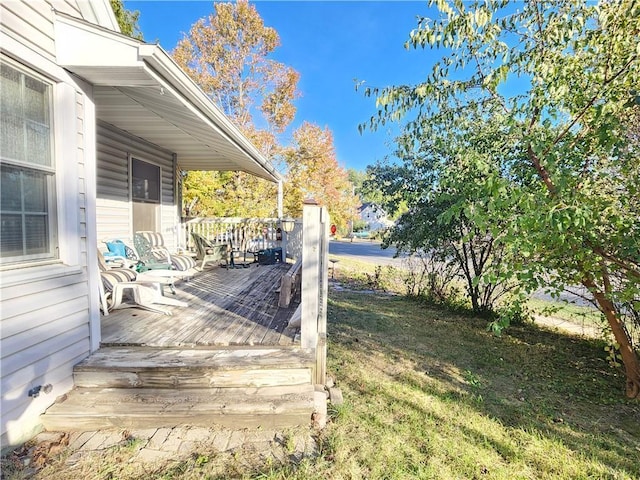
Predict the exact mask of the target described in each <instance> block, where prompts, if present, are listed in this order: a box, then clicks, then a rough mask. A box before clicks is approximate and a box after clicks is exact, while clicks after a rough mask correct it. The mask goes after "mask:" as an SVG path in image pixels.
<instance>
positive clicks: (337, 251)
mask: <svg viewBox="0 0 640 480" xmlns="http://www.w3.org/2000/svg"><path fill="white" fill-rule="evenodd" d="M395 253H396V249H395V248H393V247H391V248H387V249H382V248H380V242H377V241H372V240H361V239H354V240H353V242H351V241H349V240H331V241H330V242H329V254H331V255H338V256H341V257H347V258H352V259H354V260H360V261H362V262H368V263H373V264H375V265H393V266H396V267H400V266H401V265H402V259H401V258H393V256H394V255H395Z"/></svg>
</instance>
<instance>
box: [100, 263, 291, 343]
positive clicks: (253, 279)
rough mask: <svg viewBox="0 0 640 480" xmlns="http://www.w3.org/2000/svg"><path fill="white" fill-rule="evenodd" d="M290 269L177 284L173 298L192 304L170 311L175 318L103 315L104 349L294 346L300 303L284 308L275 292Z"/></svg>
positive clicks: (219, 272)
mask: <svg viewBox="0 0 640 480" xmlns="http://www.w3.org/2000/svg"><path fill="white" fill-rule="evenodd" d="M289 267H290V265H286V264H276V265H262V266H259V267H257V266H255V265H252V266H250V267H249V268H243V269H232V270H227V269H225V268H221V267H213V268H210V269H207V270H205V271H204V272H202V273H199V274H197V275H196V276H195V277H194V278H193V279H191V280H189V281H186V282H180V283H178V284H177V285H176V295H175V298H176V299H178V300H183V301H185V302H187V303H188V304H189V306H188V307H168V308H170V309H171V311H172V313H173V315H171V316H168V315H163V314H160V313H154V312H150V311H147V310H143V309H140V308H125V309H118V310H115V311H113V312H112V313H110V314H109V315H108V316H106V317H105V316H103V317H102V345H105V346H107V345H147V346H155V347H198V346H223V345H280V346H282V345H294V343H295V336H296V334H297V333H298V332H297V331H295V330H292V329H289V328H287V326H288V321H289V319H290V318H291V316H292V315H293V313H294V311H295V310H296V308H297V306H298V305H299V299H298V301H296V302H293V303H292V304H291V305H290V306H289V307H287V308H281V307H278V293H277V289H278V288H279V287H280V279H281V277H282V275H283V274H284V273H286V271H287V269H288V268H289ZM167 295H171V294H170V293H167Z"/></svg>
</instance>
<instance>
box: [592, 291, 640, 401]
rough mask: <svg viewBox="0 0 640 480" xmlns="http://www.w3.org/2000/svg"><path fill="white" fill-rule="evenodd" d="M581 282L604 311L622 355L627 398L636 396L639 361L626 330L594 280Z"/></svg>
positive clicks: (610, 302)
mask: <svg viewBox="0 0 640 480" xmlns="http://www.w3.org/2000/svg"><path fill="white" fill-rule="evenodd" d="M582 284H583V285H584V286H585V287H587V289H589V291H590V292H591V293H592V294H593V296H594V298H595V299H596V302H598V305H599V306H600V310H601V311H602V313H604V315H605V317H606V319H607V321H608V322H609V325H610V327H611V331H612V333H613V337H614V338H615V340H616V342H617V343H618V345H619V346H620V354H621V355H622V363H623V365H624V371H625V375H626V376H627V380H626V394H627V397H628V398H637V397H638V395H640V361H639V360H638V356H637V355H636V353H635V352H634V350H633V348H632V346H631V339H630V338H629V334H628V333H627V330H626V329H625V328H624V325H623V323H622V321H621V320H620V317H619V315H618V312H617V311H616V309H615V306H614V305H613V302H612V301H611V300H609V299H608V298H607V297H606V296H605V294H604V293H603V292H602V291H601V290H600V289H599V288H597V287H596V285H595V282H594V281H593V280H591V279H584V280H583V281H582Z"/></svg>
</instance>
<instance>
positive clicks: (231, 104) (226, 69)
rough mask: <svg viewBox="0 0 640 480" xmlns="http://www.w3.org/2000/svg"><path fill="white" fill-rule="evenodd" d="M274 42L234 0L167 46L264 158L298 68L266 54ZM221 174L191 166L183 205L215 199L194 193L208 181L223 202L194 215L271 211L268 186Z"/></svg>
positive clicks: (273, 147)
mask: <svg viewBox="0 0 640 480" xmlns="http://www.w3.org/2000/svg"><path fill="white" fill-rule="evenodd" d="M279 44H280V38H279V36H278V33H277V32H276V30H275V29H273V28H271V27H267V26H265V25H264V22H263V20H262V18H261V17H260V15H259V13H258V11H257V10H256V8H255V6H253V5H250V4H249V2H248V1H246V0H239V1H237V2H235V3H214V13H212V14H211V15H209V16H208V17H207V18H202V19H200V20H198V21H197V22H196V23H195V24H194V25H193V26H192V27H191V30H190V31H189V34H188V35H187V36H185V37H184V38H183V39H182V40H181V41H180V42H179V43H178V45H177V46H176V48H175V50H174V52H173V57H174V59H175V60H176V62H177V63H178V64H179V65H180V66H181V67H182V68H183V69H184V70H185V71H186V72H187V73H188V74H189V75H190V76H191V77H192V78H193V79H194V80H195V81H196V83H198V85H199V86H200V87H201V88H202V89H203V91H204V92H205V93H206V94H207V95H208V96H209V97H210V98H211V99H212V100H214V102H215V103H216V104H217V105H218V106H219V107H220V108H222V110H223V111H224V113H225V114H226V115H227V116H228V117H229V118H231V119H232V120H233V121H234V122H235V123H236V124H237V125H238V126H239V128H240V129H241V130H242V131H243V133H244V134H245V135H246V136H247V137H248V138H249V139H250V140H251V141H252V142H253V143H254V144H255V145H256V146H257V147H258V148H259V150H260V151H261V152H262V153H263V155H265V156H266V157H267V158H270V157H272V156H273V155H274V154H277V153H278V151H279V146H278V143H277V138H276V135H277V134H279V133H282V132H283V131H284V130H285V129H286V127H287V126H288V125H289V124H290V123H291V121H292V120H293V118H294V116H295V112H296V108H295V104H294V100H295V99H296V98H297V97H298V91H297V83H298V79H299V74H298V73H297V72H296V71H295V70H294V69H292V68H291V67H288V66H286V65H284V64H282V63H280V62H277V61H275V60H273V59H272V58H270V55H271V54H272V53H273V51H274V50H275V49H276V48H277V47H278V46H279ZM222 179H224V180H225V182H221V180H222ZM227 180H229V178H228V175H227V174H225V173H221V172H207V173H206V174H205V175H201V174H195V173H192V172H189V173H188V174H187V176H186V177H185V179H184V185H185V193H184V199H185V203H186V204H187V205H188V204H191V203H194V202H195V204H196V205H197V204H198V203H200V206H201V207H203V206H204V205H205V204H207V203H210V202H211V201H213V198H209V199H204V198H200V197H199V196H198V195H200V194H201V189H199V188H198V187H199V186H201V184H202V182H204V181H209V182H210V183H211V184H212V185H217V187H216V191H218V195H217V196H216V197H215V199H216V200H217V201H216V202H215V203H226V204H228V205H227V206H226V207H224V206H222V205H218V206H217V207H215V208H212V209H209V208H207V209H204V208H201V210H200V213H202V214H206V215H212V214H214V213H215V212H218V211H225V208H226V211H227V212H229V213H231V214H233V215H238V216H275V213H276V203H275V202H276V198H277V195H276V186H274V184H272V183H270V182H267V181H265V180H261V179H258V178H256V177H253V176H251V175H248V174H245V173H242V172H237V173H234V174H233V178H232V179H231V181H227ZM196 198H198V199H199V200H196ZM266 199H273V201H272V202H268V201H265V200H266ZM231 205H232V206H233V208H232V210H233V212H231V211H229V208H231V207H230V206H231Z"/></svg>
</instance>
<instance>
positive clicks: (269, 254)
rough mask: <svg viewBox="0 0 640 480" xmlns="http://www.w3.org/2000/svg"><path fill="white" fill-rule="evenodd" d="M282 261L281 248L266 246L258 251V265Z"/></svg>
mask: <svg viewBox="0 0 640 480" xmlns="http://www.w3.org/2000/svg"><path fill="white" fill-rule="evenodd" d="M278 262H282V248H267V249H265V250H259V251H258V264H259V265H273V264H274V263H278Z"/></svg>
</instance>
